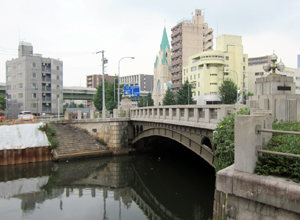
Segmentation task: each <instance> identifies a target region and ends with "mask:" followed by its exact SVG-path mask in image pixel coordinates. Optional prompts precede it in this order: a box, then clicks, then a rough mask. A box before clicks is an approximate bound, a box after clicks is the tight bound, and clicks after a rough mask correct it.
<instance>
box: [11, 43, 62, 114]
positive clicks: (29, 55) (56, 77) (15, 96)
mask: <svg viewBox="0 0 300 220" xmlns="http://www.w3.org/2000/svg"><path fill="white" fill-rule="evenodd" d="M6 93H7V94H8V111H9V112H10V117H12V118H16V117H17V114H18V113H19V112H21V111H31V112H32V113H33V114H35V115H37V114H40V113H46V114H51V113H52V114H57V113H58V111H59V112H60V113H62V111H63V62H62V61H61V60H59V59H53V58H45V57H43V56H42V55H41V54H34V53H33V46H32V45H31V43H28V42H24V41H20V42H19V47H18V58H15V59H12V60H10V61H7V62H6Z"/></svg>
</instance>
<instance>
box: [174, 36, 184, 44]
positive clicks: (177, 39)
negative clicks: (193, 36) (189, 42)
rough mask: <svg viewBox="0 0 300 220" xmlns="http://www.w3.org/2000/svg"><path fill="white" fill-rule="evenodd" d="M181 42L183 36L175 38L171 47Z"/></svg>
mask: <svg viewBox="0 0 300 220" xmlns="http://www.w3.org/2000/svg"><path fill="white" fill-rule="evenodd" d="M181 40H182V36H178V37H175V38H174V39H173V40H172V41H171V45H173V44H175V43H176V42H178V41H181Z"/></svg>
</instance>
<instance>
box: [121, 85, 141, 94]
mask: <svg viewBox="0 0 300 220" xmlns="http://www.w3.org/2000/svg"><path fill="white" fill-rule="evenodd" d="M124 96H130V97H140V87H139V86H124Z"/></svg>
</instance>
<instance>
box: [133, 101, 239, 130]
mask: <svg viewBox="0 0 300 220" xmlns="http://www.w3.org/2000/svg"><path fill="white" fill-rule="evenodd" d="M235 111H236V106H235V105H168V106H159V107H154V106H151V107H143V108H131V109H130V118H131V120H133V121H149V122H153V121H155V122H165V123H169V124H181V125H187V126H195V127H198V126H200V125H201V127H203V126H204V128H210V129H211V128H212V129H214V128H215V126H216V125H217V123H219V121H220V120H221V119H222V118H224V117H227V116H228V115H230V114H231V113H232V112H235Z"/></svg>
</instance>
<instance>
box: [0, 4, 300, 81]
mask: <svg viewBox="0 0 300 220" xmlns="http://www.w3.org/2000/svg"><path fill="white" fill-rule="evenodd" d="M195 9H202V13H203V14H204V15H205V18H204V19H205V22H207V23H208V25H209V26H210V27H211V28H213V30H214V37H217V36H220V35H222V34H230V35H239V36H242V37H243V38H242V40H243V45H244V53H246V54H248V55H249V57H253V56H264V55H269V54H272V52H273V50H274V51H275V53H276V54H277V55H278V57H279V58H282V61H283V62H284V63H285V65H286V66H288V67H293V68H296V67H297V54H300V40H299V38H300V25H299V24H300V1H299V0H286V1H282V0H280V1H279V0H272V1H271V0H251V1H250V0H248V1H243V0H206V1H201V0H197V1H196V0H185V1H184V0H159V1H158V0H151V1H142V0H106V1H104V0H0V30H1V34H0V82H5V62H6V60H11V59H12V58H17V56H18V53H17V52H18V44H19V40H24V41H26V42H30V43H31V44H32V45H33V52H34V53H41V54H43V56H44V57H51V58H60V59H61V60H62V61H63V65H64V67H63V74H64V78H63V79H64V85H65V86H80V85H81V86H84V85H85V76H86V75H89V74H99V73H102V69H101V54H95V52H97V51H100V50H104V51H105V57H106V58H107V59H108V65H107V68H106V73H108V74H110V75H114V74H117V73H118V62H119V60H120V59H121V58H122V57H127V56H134V57H135V59H134V60H131V59H124V60H122V61H121V68H120V69H121V76H123V75H130V74H138V73H144V74H153V65H154V61H155V57H156V55H157V54H158V51H159V46H160V42H161V38H162V33H163V28H164V27H166V29H167V33H168V37H169V42H170V41H171V28H172V27H173V26H174V25H176V24H177V22H178V21H180V20H181V19H183V18H187V19H191V18H192V13H194V12H195ZM214 42H215V39H214Z"/></svg>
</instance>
